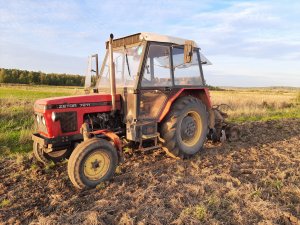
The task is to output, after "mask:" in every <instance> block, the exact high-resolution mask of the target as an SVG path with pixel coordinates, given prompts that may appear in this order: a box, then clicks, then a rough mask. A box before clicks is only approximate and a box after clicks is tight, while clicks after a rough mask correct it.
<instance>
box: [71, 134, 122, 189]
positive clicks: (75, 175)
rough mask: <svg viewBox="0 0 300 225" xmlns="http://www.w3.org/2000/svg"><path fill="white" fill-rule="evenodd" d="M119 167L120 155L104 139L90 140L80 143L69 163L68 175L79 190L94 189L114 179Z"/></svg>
mask: <svg viewBox="0 0 300 225" xmlns="http://www.w3.org/2000/svg"><path fill="white" fill-rule="evenodd" d="M117 165H118V154H117V151H116V149H115V148H114V147H113V146H112V144H111V143H109V142H108V141H106V140H104V139H97V138H94V139H90V140H88V141H84V142H82V143H80V144H79V145H78V146H77V147H76V148H75V149H74V151H73V153H72V154H71V157H70V159H69V162H68V175H69V178H70V180H71V182H72V183H73V185H74V186H75V187H77V188H79V189H84V188H93V187H96V186H97V185H98V184H99V183H101V182H103V181H106V180H109V179H110V178H112V177H113V175H114V173H115V170H116V167H117Z"/></svg>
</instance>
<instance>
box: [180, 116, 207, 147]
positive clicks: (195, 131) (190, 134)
mask: <svg viewBox="0 0 300 225" xmlns="http://www.w3.org/2000/svg"><path fill="white" fill-rule="evenodd" d="M201 130H202V123H201V118H200V115H199V113H197V112H195V111H190V112H188V113H186V115H185V116H184V117H183V119H182V122H181V128H180V133H181V139H182V142H183V143H184V144H185V145H187V146H194V145H195V144H196V143H197V142H198V141H199V139H200V136H201Z"/></svg>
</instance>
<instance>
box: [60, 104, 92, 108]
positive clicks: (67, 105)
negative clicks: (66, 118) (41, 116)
mask: <svg viewBox="0 0 300 225" xmlns="http://www.w3.org/2000/svg"><path fill="white" fill-rule="evenodd" d="M89 106H91V103H79V104H76V103H75V104H63V105H58V107H57V108H59V109H66V108H78V107H89Z"/></svg>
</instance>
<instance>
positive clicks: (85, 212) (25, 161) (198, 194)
mask: <svg viewBox="0 0 300 225" xmlns="http://www.w3.org/2000/svg"><path fill="white" fill-rule="evenodd" d="M239 127H240V129H241V130H242V138H241V140H240V141H238V142H232V143H229V142H227V143H224V144H221V143H218V144H212V143H206V145H205V149H204V150H203V151H201V153H199V154H197V155H196V156H194V157H192V158H190V159H187V160H175V159H171V158H169V157H167V156H166V155H165V154H164V153H162V152H152V153H147V154H141V153H139V154H138V153H135V154H133V155H132V156H130V155H127V158H128V160H127V161H126V162H125V163H124V164H123V165H121V166H120V168H119V169H118V171H117V175H116V176H115V177H114V178H113V180H111V181H109V182H107V183H105V184H101V185H99V186H98V187H97V188H96V189H92V190H84V191H78V190H76V189H75V188H74V187H73V186H72V184H71V182H70V181H69V179H68V176H67V172H66V165H67V164H66V163H62V164H60V165H56V166H52V167H51V166H48V167H47V168H43V167H41V166H40V165H38V164H37V162H35V160H34V159H33V158H32V157H24V158H20V157H17V158H15V159H11V158H6V159H2V160H1V161H0V224H1V223H3V224H300V119H289V120H281V121H268V122H252V123H244V124H241V125H239Z"/></svg>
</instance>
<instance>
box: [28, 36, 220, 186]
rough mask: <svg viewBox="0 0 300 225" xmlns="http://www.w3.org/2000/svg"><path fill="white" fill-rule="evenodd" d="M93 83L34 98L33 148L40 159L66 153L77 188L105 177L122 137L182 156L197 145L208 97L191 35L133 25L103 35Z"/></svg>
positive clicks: (124, 140)
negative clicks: (78, 91)
mask: <svg viewBox="0 0 300 225" xmlns="http://www.w3.org/2000/svg"><path fill="white" fill-rule="evenodd" d="M106 49H107V51H106V54H105V58H104V60H103V64H102V67H101V69H100V72H99V73H98V57H97V55H94V56H95V57H94V58H96V71H95V72H96V76H97V78H98V79H97V83H96V85H95V87H93V88H91V87H90V85H89V84H90V83H91V82H90V80H89V79H90V77H87V79H86V84H87V86H86V90H87V92H92V93H86V95H81V96H71V97H59V98H47V99H41V100H37V101H36V102H35V104H34V112H35V117H36V123H37V128H38V130H37V133H34V134H33V136H32V139H33V141H34V143H33V149H34V155H35V157H36V158H37V159H38V160H39V161H41V162H43V163H47V162H48V161H49V160H51V161H54V162H58V161H61V160H62V159H66V158H69V160H68V174H69V178H70V180H71V181H72V183H73V184H74V185H75V186H76V187H77V188H80V189H82V188H86V187H95V186H96V185H98V184H99V183H100V182H102V181H105V180H108V179H110V178H111V177H112V176H113V175H114V172H115V169H116V167H117V165H118V162H120V159H121V158H122V149H123V148H124V147H126V145H130V146H131V147H132V146H134V147H135V148H137V149H139V150H152V149H158V148H163V149H165V150H166V151H167V152H168V153H169V154H171V155H173V156H176V157H180V158H186V157H189V156H192V155H194V154H196V153H197V152H199V151H200V149H201V148H202V146H203V144H204V142H205V140H206V136H207V134H208V129H209V127H213V126H214V124H213V123H214V122H213V121H212V122H209V112H210V111H211V102H210V96H209V91H208V88H207V87H206V84H205V80H204V77H203V71H202V64H208V63H209V61H208V60H207V59H206V58H205V57H204V56H203V55H202V54H201V53H200V48H199V47H198V46H197V45H196V44H195V43H194V42H193V41H190V40H185V39H181V38H175V37H170V36H162V35H157V34H151V33H138V34H134V35H130V36H126V37H123V38H119V39H113V35H111V36H110V39H109V41H107V42H106Z"/></svg>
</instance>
